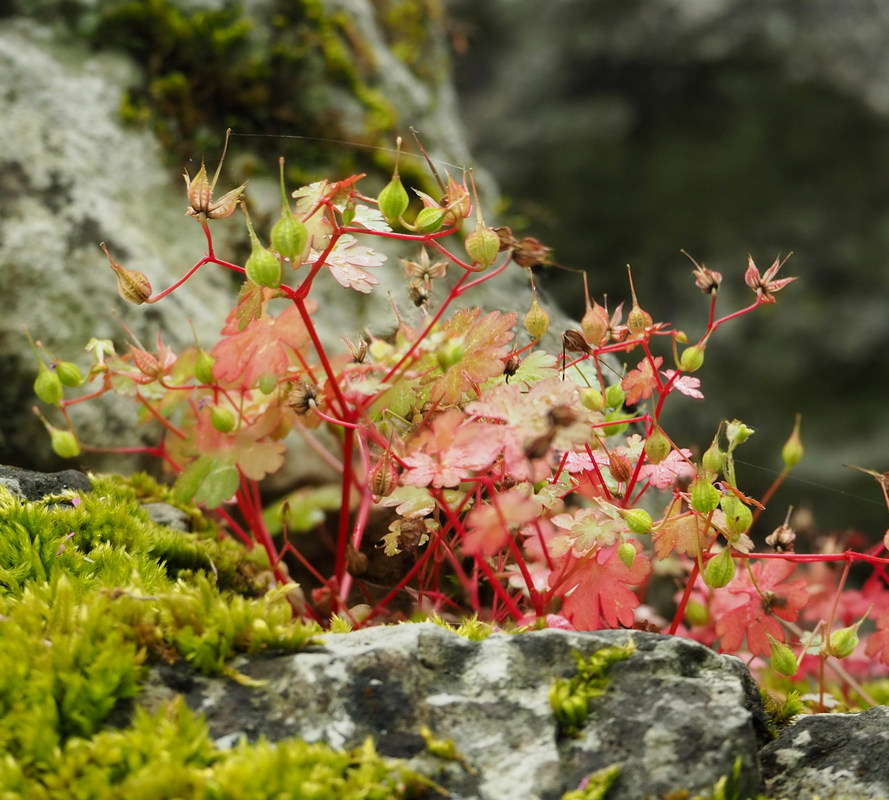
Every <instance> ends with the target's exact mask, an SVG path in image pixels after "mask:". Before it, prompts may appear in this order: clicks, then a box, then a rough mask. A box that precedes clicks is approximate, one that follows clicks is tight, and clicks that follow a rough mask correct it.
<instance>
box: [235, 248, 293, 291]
mask: <svg viewBox="0 0 889 800" xmlns="http://www.w3.org/2000/svg"><path fill="white" fill-rule="evenodd" d="M244 269H245V271H246V273H247V277H248V278H249V279H250V280H251V281H252V282H253V283H255V284H256V285H257V286H267V287H268V288H269V289H274V288H276V287H277V286H280V285H281V281H282V280H284V265H283V264H282V263H281V259H279V258H278V256H276V255H275V254H274V253H273V252H271V251H270V250H267V249H266V248H265V247H263V246H262V245H260V244H259V243H256V242H254V244H253V252H251V253H250V257H249V258H248V259H247V263H246V264H245V265H244Z"/></svg>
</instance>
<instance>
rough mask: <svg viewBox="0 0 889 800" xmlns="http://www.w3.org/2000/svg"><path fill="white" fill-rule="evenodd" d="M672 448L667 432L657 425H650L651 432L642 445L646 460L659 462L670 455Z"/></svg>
mask: <svg viewBox="0 0 889 800" xmlns="http://www.w3.org/2000/svg"><path fill="white" fill-rule="evenodd" d="M672 449H673V445H671V444H670V440H669V439H668V438H667V434H665V433H664V432H663V431H662V430H661V429H660V426H659V425H652V428H651V433H649V434H648V438H647V439H646V440H645V447H644V450H645V455H647V456H648V460H649V461H650V462H651V463H652V464H660V463H661V461H663V460H664V459H665V458H666V457H667V456H668V455H670V451H671V450H672Z"/></svg>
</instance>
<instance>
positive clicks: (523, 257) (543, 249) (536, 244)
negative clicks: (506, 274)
mask: <svg viewBox="0 0 889 800" xmlns="http://www.w3.org/2000/svg"><path fill="white" fill-rule="evenodd" d="M549 254H550V248H549V247H547V246H546V245H544V244H541V242H540V241H539V240H537V239H535V238H534V237H533V236H525V237H523V238H522V239H520V240H519V241H518V242H517V243H516V244H515V247H514V251H513V255H512V260H513V261H515V263H516V264H518V265H519V266H520V267H523V268H524V269H532V268H533V267H541V266H543V265H545V264H549V263H550V261H549Z"/></svg>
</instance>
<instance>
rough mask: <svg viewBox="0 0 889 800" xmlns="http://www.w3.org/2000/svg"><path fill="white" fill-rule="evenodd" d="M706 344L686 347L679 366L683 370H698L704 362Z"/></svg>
mask: <svg viewBox="0 0 889 800" xmlns="http://www.w3.org/2000/svg"><path fill="white" fill-rule="evenodd" d="M704 349H705V348H704V345H702V344H693V345H692V346H691V347H686V348H685V350H683V351H682V355H681V356H680V357H679V368H680V369H681V370H682V371H683V372H696V371H697V370H699V369H700V368H701V366H702V365H703V363H704Z"/></svg>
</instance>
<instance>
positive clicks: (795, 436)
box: [781, 414, 803, 469]
mask: <svg viewBox="0 0 889 800" xmlns="http://www.w3.org/2000/svg"><path fill="white" fill-rule="evenodd" d="M799 423H800V415H799V414H797V415H796V423H795V424H794V426H793V433H791V434H790V438H789V439H788V440H787V441H786V442H784V447H782V448H781V458H782V460H783V461H784V466H785V467H787V468H788V469H790V467H793V466H796V464H797V463H798V462H799V460H800V459H801V458H802V457H803V441H802V439H800V436H799Z"/></svg>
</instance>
